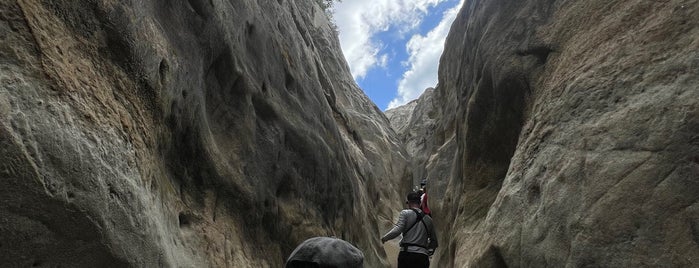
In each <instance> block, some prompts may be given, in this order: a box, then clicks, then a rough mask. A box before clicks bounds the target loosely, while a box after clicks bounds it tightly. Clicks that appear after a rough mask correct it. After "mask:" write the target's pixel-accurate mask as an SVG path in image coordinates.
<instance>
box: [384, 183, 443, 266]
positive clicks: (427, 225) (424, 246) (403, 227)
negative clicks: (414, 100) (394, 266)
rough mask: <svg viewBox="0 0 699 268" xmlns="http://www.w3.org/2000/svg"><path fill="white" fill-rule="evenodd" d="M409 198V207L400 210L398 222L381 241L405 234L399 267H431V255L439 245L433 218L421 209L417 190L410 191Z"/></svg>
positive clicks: (401, 244)
mask: <svg viewBox="0 0 699 268" xmlns="http://www.w3.org/2000/svg"><path fill="white" fill-rule="evenodd" d="M407 199H408V201H407V202H406V203H407V204H408V209H404V210H402V211H401V212H400V216H399V217H398V223H396V225H395V226H394V227H393V229H391V230H390V231H388V233H386V234H385V235H384V236H383V237H381V243H386V241H388V240H391V239H393V238H396V237H397V236H398V235H400V234H403V239H401V241H400V253H399V254H398V268H410V267H419V268H423V267H430V259H429V257H430V256H432V254H434V250H435V249H436V248H437V246H438V244H437V233H436V232H435V231H434V226H433V225H432V218H431V217H430V216H429V215H425V214H424V213H423V212H422V210H421V209H420V195H419V194H418V193H417V192H411V193H409V194H408V196H407Z"/></svg>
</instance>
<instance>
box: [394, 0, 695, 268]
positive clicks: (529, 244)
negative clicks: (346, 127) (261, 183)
mask: <svg viewBox="0 0 699 268" xmlns="http://www.w3.org/2000/svg"><path fill="white" fill-rule="evenodd" d="M697 17H699V2H697V1H683V0H673V1H641V0H634V1H606V0H605V1H597V0H594V1H553V0H532V1H503V0H496V1H479V0H468V1H466V2H465V4H464V6H463V8H462V10H461V12H460V14H459V16H458V17H457V19H456V20H455V22H454V24H453V26H452V28H451V32H450V34H449V36H448V38H447V41H446V45H445V50H444V54H443V55H442V59H441V62H440V68H439V86H438V88H437V89H436V90H435V91H434V93H432V92H428V93H427V94H428V95H432V96H430V97H428V98H433V99H434V101H433V103H435V104H438V105H435V106H434V107H433V108H432V109H434V110H435V115H434V118H438V120H437V121H438V122H437V123H436V128H435V129H434V131H433V134H432V135H431V136H432V140H431V141H427V143H432V144H434V145H433V146H432V149H431V150H428V152H427V153H428V154H429V158H431V159H435V161H438V162H439V161H441V162H443V163H450V164H448V165H447V166H449V167H450V170H451V172H450V180H449V183H448V187H447V190H446V193H445V196H444V198H443V200H442V202H443V208H444V209H443V213H444V214H443V215H440V217H438V218H436V220H435V221H436V222H438V223H441V227H442V228H441V229H440V234H441V235H442V236H443V239H442V241H440V242H441V243H440V244H442V245H444V247H442V248H440V250H439V253H438V254H439V256H436V260H437V261H438V266H440V267H442V266H443V267H550V266H566V267H648V266H672V267H689V266H692V265H696V263H697V262H699V259H697V256H699V239H697V238H698V236H697V233H698V232H697V230H698V229H697V226H699V195H698V194H697V193H699V162H698V161H697V159H699V143H698V138H699V136H698V135H699V134H698V133H699V89H698V88H697V84H699V41H698V40H699V38H698V37H699V21H698V20H697V19H696V18H697ZM423 101H424V100H423V99H421V100H418V103H420V102H423ZM420 116H424V115H419V114H413V115H412V117H413V118H415V117H420ZM426 125H429V124H426ZM406 129H411V127H410V126H408V127H406ZM415 131H421V130H415ZM445 137H454V145H453V146H454V149H453V150H454V153H452V152H450V151H447V152H446V153H443V152H440V151H439V150H437V148H442V147H444V146H448V144H449V142H450V141H451V139H450V138H445ZM420 157H422V159H425V158H426V156H424V155H421V156H420ZM433 199H434V198H433ZM433 199H431V200H433Z"/></svg>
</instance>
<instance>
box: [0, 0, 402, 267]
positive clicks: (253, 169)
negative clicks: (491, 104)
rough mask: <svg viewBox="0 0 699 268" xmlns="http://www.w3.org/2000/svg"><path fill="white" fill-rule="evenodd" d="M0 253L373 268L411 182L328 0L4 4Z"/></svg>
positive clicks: (95, 263)
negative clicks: (309, 252) (346, 255)
mask: <svg viewBox="0 0 699 268" xmlns="http://www.w3.org/2000/svg"><path fill="white" fill-rule="evenodd" d="M0 10H1V11H0V36H1V37H2V42H0V81H2V83H1V84H0V144H1V146H0V178H1V180H0V200H1V201H2V202H0V230H1V232H0V263H3V264H4V265H8V266H18V267H25V266H32V265H35V266H42V267H43V266H47V267H48V266H50V267H53V266H62V267H110V266H114V267H123V266H136V267H282V266H283V264H284V261H285V260H286V258H287V257H288V256H289V254H290V253H291V251H292V250H293V249H294V248H295V247H296V246H297V245H298V244H299V243H301V242H302V241H304V240H306V239H307V238H309V237H314V236H335V237H338V238H342V239H344V240H346V241H348V242H350V243H352V244H353V245H355V246H356V247H357V248H359V249H360V250H361V251H362V252H363V254H364V257H365V259H364V264H365V265H366V266H367V267H381V266H386V265H387V261H386V259H385V253H384V251H383V249H382V247H381V246H380V241H379V240H378V235H379V233H380V232H379V228H383V226H386V225H388V224H389V222H390V219H391V218H392V212H393V211H392V210H393V209H394V208H397V207H400V203H399V200H400V198H399V197H398V194H397V193H398V188H399V187H406V186H407V185H408V184H409V183H406V182H401V180H402V179H403V178H407V177H406V175H405V174H404V173H405V172H406V164H407V160H406V157H407V154H406V153H405V151H403V150H402V149H401V147H400V146H399V144H400V142H399V141H398V140H397V139H396V138H395V134H394V131H393V130H392V129H391V128H390V126H389V122H388V120H387V119H386V118H385V117H384V116H383V115H382V114H381V112H380V111H379V110H378V109H377V108H376V107H375V105H374V104H373V103H371V102H370V101H369V100H368V99H367V98H366V96H365V95H364V94H363V93H362V92H361V90H359V89H358V88H357V86H356V84H355V83H354V81H353V80H352V77H351V75H350V73H349V70H348V68H347V66H346V63H345V61H344V59H343V57H342V55H341V53H340V48H339V44H338V41H337V38H336V35H335V32H334V30H333V29H332V27H331V26H330V23H329V22H328V20H327V17H326V15H325V13H324V11H323V10H322V9H321V8H320V7H319V6H318V4H317V1H294V0H278V1H218V0H213V1H208V0H207V1H204V0H189V1H119V2H115V1H106V0H105V1H98V0H92V1H0Z"/></svg>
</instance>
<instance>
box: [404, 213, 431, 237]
mask: <svg viewBox="0 0 699 268" xmlns="http://www.w3.org/2000/svg"><path fill="white" fill-rule="evenodd" d="M410 210H412V211H413V212H415V214H417V219H416V220H415V222H413V224H411V225H410V227H408V229H406V230H405V231H404V232H403V234H405V233H407V232H408V231H410V230H411V229H413V227H415V224H417V223H418V222H420V221H422V217H423V216H424V215H425V214H422V213H420V212H419V211H417V209H414V208H411V209H410ZM422 224H425V223H424V222H423V223H422ZM425 227H427V226H425Z"/></svg>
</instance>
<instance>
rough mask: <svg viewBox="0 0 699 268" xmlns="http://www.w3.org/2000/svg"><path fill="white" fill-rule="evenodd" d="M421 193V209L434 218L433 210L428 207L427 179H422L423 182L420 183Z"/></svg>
mask: <svg viewBox="0 0 699 268" xmlns="http://www.w3.org/2000/svg"><path fill="white" fill-rule="evenodd" d="M420 192H422V194H421V195H420V209H422V211H423V212H425V214H427V215H429V216H430V217H432V210H430V207H429V206H428V205H427V179H426V178H425V179H422V182H420Z"/></svg>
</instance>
